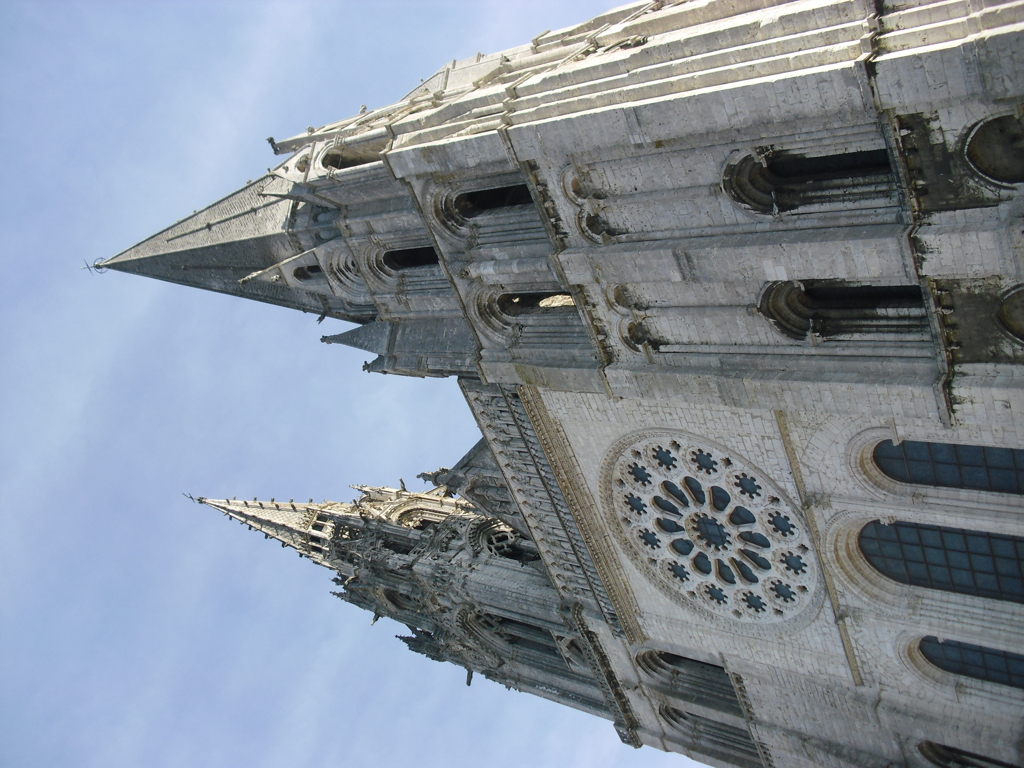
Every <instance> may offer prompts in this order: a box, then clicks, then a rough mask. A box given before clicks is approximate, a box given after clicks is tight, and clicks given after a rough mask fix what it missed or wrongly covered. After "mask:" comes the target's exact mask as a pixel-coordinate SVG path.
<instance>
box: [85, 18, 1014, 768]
mask: <svg viewBox="0 0 1024 768" xmlns="http://www.w3.org/2000/svg"><path fill="white" fill-rule="evenodd" d="M270 143H271V146H272V148H273V150H274V152H275V153H277V154H279V155H282V156H283V157H284V160H283V162H281V163H280V164H279V165H278V166H277V167H276V168H274V169H272V170H271V171H270V172H268V173H267V174H266V175H265V176H263V177H261V178H259V179H257V180H256V181H254V182H252V183H249V184H247V185H246V186H245V187H243V188H242V189H240V190H239V191H237V192H235V193H234V194H232V195H230V196H229V197H227V198H225V199H223V200H221V201H219V202H216V203H214V204H213V205H211V206H209V207H208V208H206V209H205V210H202V211H200V212H198V213H196V214H194V215H193V216H191V217H189V218H187V219H185V220H183V221H181V222H179V223H177V224H175V225H173V226H172V227H170V228H169V229H167V230H165V231H163V232H161V233H159V234H157V235H155V236H153V237H152V238H150V239H148V240H146V241H144V242H142V243H140V244H139V245H136V246H135V247H133V248H131V249H129V250H127V251H125V252H123V253H121V254H119V255H117V256H114V257H112V258H110V259H107V260H105V261H103V262H101V263H100V264H99V266H101V267H105V268H108V269H113V270H119V271H123V272H129V273H134V274H140V275H145V276H149V277H154V278H158V279H162V280H169V281H172V282H176V283H181V284H185V285H189V286H194V287H199V288H205V289H209V290H214V291H220V292H222V293H227V294H231V295H234V296H241V297H245V298H250V299H256V300H259V301H265V302H270V303H274V304H278V305H283V306H287V307H292V308H295V309H299V310H303V311H306V312H313V313H316V314H318V315H321V316H328V317H333V318H339V319H342V320H346V321H349V322H351V323H354V324H356V326H355V328H354V329H352V330H349V331H347V332H345V333H342V334H340V335H336V336H330V337H325V338H324V341H325V342H327V343H335V344H346V345H350V346H354V347H358V348H360V349H363V350H367V351H369V352H371V353H372V354H373V355H375V359H374V360H373V361H372V362H370V363H368V364H367V365H366V366H365V367H366V369H367V370H369V371H373V372H380V373H391V374H398V375H406V376H418V377H423V376H454V377H457V379H458V381H459V384H460V386H461V388H462V391H463V393H464V394H465V397H466V400H467V402H468V404H469V407H470V408H471V409H472V412H473V414H474V416H475V417H476V420H477V422H478V424H479V426H480V431H481V433H482V439H481V440H480V442H479V443H478V444H477V445H476V446H474V447H473V448H472V449H471V450H470V451H469V452H468V453H467V454H466V456H465V457H464V458H463V459H462V460H461V461H460V462H459V463H458V464H457V465H456V466H454V467H452V468H450V469H449V468H445V469H441V470H438V471H436V472H433V473H429V474H426V475H424V477H425V478H426V479H428V480H429V481H430V482H431V483H432V484H433V486H434V488H433V490H430V491H429V492H426V493H413V492H409V491H406V490H404V489H402V490H394V489H387V488H371V487H366V488H362V489H360V490H361V496H360V498H358V499H356V500H354V501H353V502H351V503H340V502H339V503H323V504H312V503H309V504H294V503H288V504H284V503H279V502H274V501H273V500H271V501H269V502H267V501H264V502H260V501H252V502H248V501H236V500H211V499H203V500H202V501H204V503H206V504H208V505H210V506H211V507H214V508H216V509H219V510H221V511H222V512H224V513H225V514H227V515H229V516H231V517H233V518H235V519H237V520H240V521H242V522H245V523H247V524H248V525H250V526H251V527H252V528H255V529H257V530H260V531H263V532H264V533H266V534H268V535H269V536H271V537H273V538H275V539H277V540H279V541H281V542H282V543H283V544H285V545H287V546H290V547H294V548H295V549H296V550H298V551H299V552H300V553H301V554H303V555H304V556H306V557H308V558H309V559H310V560H312V561H314V562H316V563H317V564H319V565H322V566H324V567H326V568H329V569H331V570H332V571H335V572H336V573H337V577H336V583H337V584H338V592H337V595H338V596H339V597H340V598H342V599H343V600H347V601H349V602H352V603H354V604H356V605H359V606H361V607H364V608H366V609H367V610H368V611H372V612H374V613H375V614H377V615H382V616H389V617H392V618H394V619H396V620H398V621H400V622H402V623H404V624H406V625H408V627H409V631H410V635H409V637H407V638H405V640H406V642H407V644H408V645H409V647H410V648H411V649H412V650H415V651H417V652H419V653H423V654H426V655H427V656H429V657H431V658H433V659H437V660H441V661H449V662H452V663H455V664H457V665H460V666H462V667H464V668H465V669H466V670H467V673H468V674H473V673H476V674H481V675H485V676H486V677H488V678H490V679H493V680H497V681H500V682H502V683H504V684H507V685H509V686H513V687H515V688H517V689H521V690H524V691H529V692H531V693H534V694H536V695H539V696H543V697H546V698H549V699H553V700H555V701H558V702H561V703H564V704H566V705H568V706H572V707H576V708H578V709H581V710H583V711H586V712H590V713H592V714H594V715H597V716H599V717H603V718H606V719H608V720H610V721H611V722H612V723H614V727H615V728H616V730H617V731H618V733H619V735H620V736H621V738H622V740H623V741H624V742H626V743H627V744H631V745H633V746H637V747H639V746H641V745H650V746H653V747H656V748H659V749H664V750H669V751H675V752H679V753H683V754H687V755H691V756H692V757H694V758H696V759H697V760H700V761H702V762H705V763H707V764H709V765H713V766H722V767H723V768H724V767H727V766H735V767H736V768H773V766H774V767H775V768H804V767H806V768H810V766H834V767H835V768H847V767H853V766H857V767H859V768H885V767H886V766H915V767H919V768H925V767H926V766H935V765H937V766H947V767H952V766H977V767H982V766H984V767H987V768H995V767H997V766H1002V767H1003V768H1010V767H1012V766H1020V765H1022V764H1024V573H1022V562H1024V503H1022V500H1024V365H1022V363H1024V227H1022V212H1024V2H1021V0H941V1H935V0H795V1H787V0H677V1H676V2H671V1H658V2H638V3H634V4H631V5H627V6H624V7H621V8H617V9H614V10H611V11H609V12H607V13H605V14H603V15H601V16H598V17H597V18H595V19H592V20H591V21H588V22H585V23H582V24H580V25H578V26H575V27H571V28H567V29H563V30H559V31H557V32H545V33H543V34H541V35H539V36H538V37H536V38H534V39H533V40H532V41H530V42H529V43H527V44H525V45H522V46H520V47H518V48H513V49H511V50H508V51H504V52H503V53H498V54H494V55H487V56H484V55H478V56H476V57H474V58H471V59H467V60H463V61H453V62H451V63H450V64H448V65H446V66H444V67H442V68H441V69H440V70H439V71H438V72H437V73H436V74H434V75H433V76H431V77H430V78H428V79H427V80H425V81H423V82H422V83H421V84H420V85H419V86H417V87H416V88H415V89H414V90H413V91H412V92H410V93H409V94H408V95H407V96H406V97H405V98H404V99H402V100H401V101H400V102H398V103H396V104H392V105H390V106H387V107H383V108H381V109H374V110H369V111H364V112H363V113H361V114H358V115H355V116H353V117H350V118H346V119H344V120H341V121H339V122H337V123H333V124H330V125H326V126H323V127H321V128H310V129H309V131H308V132H307V133H304V134H302V135H299V136H296V137H295V138H291V139H287V140H284V141H274V140H273V139H271V140H270Z"/></svg>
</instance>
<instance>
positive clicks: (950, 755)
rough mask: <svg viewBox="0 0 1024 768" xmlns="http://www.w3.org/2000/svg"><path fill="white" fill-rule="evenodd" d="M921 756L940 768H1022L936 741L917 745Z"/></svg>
mask: <svg viewBox="0 0 1024 768" xmlns="http://www.w3.org/2000/svg"><path fill="white" fill-rule="evenodd" d="M917 748H918V750H919V751H920V752H921V754H922V755H923V756H924V757H925V758H927V759H928V761H929V762H930V763H932V764H934V765H937V766H939V768H1020V766H1019V765H1011V764H1010V763H1004V762H1003V761H1002V760H993V759H992V758H991V757H985V756H984V755H976V754H974V753H973V752H966V751H964V750H962V749H957V748H956V747H947V746H946V745H945V744H936V743H935V742H934V741H922V742H921V743H920V744H918V745H917Z"/></svg>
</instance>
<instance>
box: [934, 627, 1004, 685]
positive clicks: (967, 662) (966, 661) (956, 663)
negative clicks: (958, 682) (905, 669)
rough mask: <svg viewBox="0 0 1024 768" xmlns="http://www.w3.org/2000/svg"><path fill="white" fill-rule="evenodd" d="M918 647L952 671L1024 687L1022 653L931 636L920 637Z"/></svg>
mask: <svg viewBox="0 0 1024 768" xmlns="http://www.w3.org/2000/svg"><path fill="white" fill-rule="evenodd" d="M920 648H921V653H922V654H923V655H924V657H925V658H926V659H928V661H930V662H931V663H932V664H934V665H935V666H937V667H938V668H939V669H944V670H946V671H947V672H952V673H953V674H954V675H965V676H967V677H974V678H977V679H978V680H988V681H989V682H992V683H999V684H1000V685H1010V686H1013V687H1014V688H1024V656H1021V655H1019V654H1016V653H1010V652H1009V651H999V650H996V649H995V648H984V647H982V646H980V645H971V644H970V643H960V642H957V641H956V640H939V639H938V638H937V637H933V636H929V637H925V638H922V639H921V642H920Z"/></svg>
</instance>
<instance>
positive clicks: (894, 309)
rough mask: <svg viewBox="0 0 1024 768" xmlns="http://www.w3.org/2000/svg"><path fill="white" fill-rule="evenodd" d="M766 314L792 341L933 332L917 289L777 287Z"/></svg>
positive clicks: (768, 295) (815, 283)
mask: <svg viewBox="0 0 1024 768" xmlns="http://www.w3.org/2000/svg"><path fill="white" fill-rule="evenodd" d="M760 310H761V313H762V314H763V315H764V316H765V317H767V318H768V319H769V320H770V321H771V322H772V324H773V325H775V327H776V328H778V329H779V330H780V331H781V332H782V333H784V334H785V335H787V336H789V337H790V338H793V339H798V340H804V339H806V338H807V337H808V335H809V334H811V333H814V334H816V335H817V336H820V337H823V338H830V337H836V336H844V335H850V334H869V333H870V334H878V333H884V334H911V333H916V334H923V333H926V332H927V330H928V318H927V314H926V311H925V306H924V299H923V297H922V294H921V288H920V287H919V286H916V285H850V284H849V283H844V282H842V281H836V280H806V281H804V282H802V283H799V282H784V283H783V282H780V283H774V284H772V285H770V286H769V287H768V289H767V290H765V292H764V294H763V295H762V297H761V306H760Z"/></svg>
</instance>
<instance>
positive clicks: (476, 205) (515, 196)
mask: <svg viewBox="0 0 1024 768" xmlns="http://www.w3.org/2000/svg"><path fill="white" fill-rule="evenodd" d="M532 204H533V197H531V196H530V188H529V187H528V186H526V185H525V184H516V185H515V186H511V187H497V188H495V189H478V190H476V191H473V192H463V193H462V194H460V195H457V196H456V197H455V200H454V202H453V205H454V207H455V211H456V212H457V213H458V214H459V215H460V216H462V217H463V218H464V219H474V218H476V217H477V216H479V215H481V214H482V213H486V212H487V211H493V210H496V209H498V208H513V207H515V206H517V205H532Z"/></svg>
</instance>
